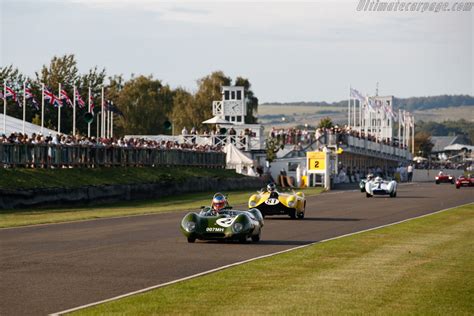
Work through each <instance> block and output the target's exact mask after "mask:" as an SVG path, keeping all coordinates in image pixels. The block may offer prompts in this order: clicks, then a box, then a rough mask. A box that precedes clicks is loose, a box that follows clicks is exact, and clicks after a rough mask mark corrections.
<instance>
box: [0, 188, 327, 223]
mask: <svg viewBox="0 0 474 316" xmlns="http://www.w3.org/2000/svg"><path fill="white" fill-rule="evenodd" d="M302 191H303V192H305V194H307V195H314V194H318V193H320V192H321V191H322V189H321V188H307V189H304V190H302ZM253 192H255V191H248V190H247V191H231V192H225V193H228V198H229V202H230V203H231V205H238V204H246V203H247V202H248V199H249V197H250V195H251V194H252V193H253ZM214 193H215V192H202V193H191V194H182V195H180V196H178V197H177V196H170V197H164V198H159V199H155V200H141V201H130V202H120V203H113V204H107V205H99V206H81V207H68V208H44V209H38V208H34V209H23V210H18V209H15V210H0V228H6V227H17V226H27V225H35V224H47V223H61V222H70V221H78V220H87V219H95V218H106V217H117V216H128V215H142V214H152V213H161V212H173V211H182V210H192V209H198V208H199V207H200V206H202V205H209V204H210V201H211V199H212V196H213V195H214Z"/></svg>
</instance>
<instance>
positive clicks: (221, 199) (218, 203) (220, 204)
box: [212, 193, 227, 213]
mask: <svg viewBox="0 0 474 316" xmlns="http://www.w3.org/2000/svg"><path fill="white" fill-rule="evenodd" d="M226 204H227V201H226V198H225V196H224V195H222V194H220V193H217V194H216V195H214V197H213V198H212V209H213V210H214V211H215V212H217V213H219V212H220V211H221V210H222V209H223V208H224V207H225V206H226Z"/></svg>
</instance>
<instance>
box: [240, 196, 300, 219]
mask: <svg viewBox="0 0 474 316" xmlns="http://www.w3.org/2000/svg"><path fill="white" fill-rule="evenodd" d="M248 206H249V208H257V209H259V210H260V211H261V212H262V214H264V215H289V216H290V217H292V218H295V217H296V216H297V217H299V218H303V217H304V214H305V207H306V199H305V196H304V193H303V192H278V191H274V192H268V191H265V192H258V193H257V194H253V195H252V196H251V197H250V199H249V203H248Z"/></svg>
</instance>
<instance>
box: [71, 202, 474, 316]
mask: <svg viewBox="0 0 474 316" xmlns="http://www.w3.org/2000/svg"><path fill="white" fill-rule="evenodd" d="M473 227H474V204H470V205H467V206H462V207H459V208H456V209H452V210H449V211H446V212H442V213H438V214H434V215H432V216H428V217H424V218H419V219H416V220H412V221H409V222H405V223H402V224H399V225H394V226H390V227H386V228H383V229H379V230H375V231H370V232H365V233H361V234H357V235H353V236H349V237H345V238H341V239H337V240H333V241H329V242H326V243H322V244H316V245H312V246H309V247H306V248H303V249H300V250H296V251H292V252H289V253H285V254H281V255H278V256H274V257H270V258H266V259H261V260H257V261H253V262H251V263H248V264H245V265H242V266H238V267H234V268H230V269H227V270H223V271H219V272H217V273H213V274H210V275H206V276H204V277H200V278H196V279H192V280H189V281H186V282H181V283H177V284H174V285H171V286H167V287H164V288H160V289H157V290H154V291H150V292H147V293H144V294H141V295H136V296H132V297H128V298H125V299H122V300H118V301H114V302H110V303H107V304H102V305H99V306H96V307H92V308H89V309H85V310H82V311H78V312H76V313H74V314H77V315H104V314H108V315H109V314H120V315H162V314H183V315H191V314H193V315H217V314H231V315H260V314H279V315H295V314H296V315H298V314H312V315H314V314H316V315H318V314H319V315H327V314H329V315H334V314H336V315H339V314H356V315H359V314H360V315H365V314H382V315H386V314H388V315H399V314H410V315H417V314H419V315H446V314H449V315H472V313H473V311H474V299H473V298H474V266H473V265H472V262H474V251H473V250H474V249H473V240H474V229H473Z"/></svg>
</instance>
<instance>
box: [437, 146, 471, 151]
mask: <svg viewBox="0 0 474 316" xmlns="http://www.w3.org/2000/svg"><path fill="white" fill-rule="evenodd" d="M464 148H466V149H467V150H473V149H474V146H470V145H464V144H452V145H449V146H446V147H444V149H443V150H452V151H459V150H463V149H464Z"/></svg>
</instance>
